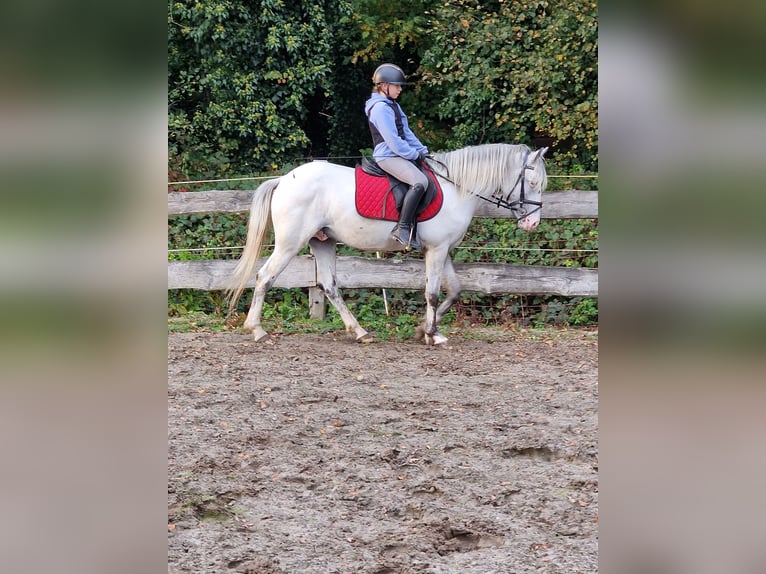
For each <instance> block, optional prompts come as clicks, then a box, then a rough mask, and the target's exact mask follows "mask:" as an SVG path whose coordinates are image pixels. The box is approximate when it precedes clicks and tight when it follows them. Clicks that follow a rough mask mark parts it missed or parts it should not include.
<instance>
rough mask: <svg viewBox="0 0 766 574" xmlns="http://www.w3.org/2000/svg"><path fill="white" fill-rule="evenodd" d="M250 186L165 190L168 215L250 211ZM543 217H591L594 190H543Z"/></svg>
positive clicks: (504, 213) (484, 206)
mask: <svg viewBox="0 0 766 574" xmlns="http://www.w3.org/2000/svg"><path fill="white" fill-rule="evenodd" d="M252 200H253V190H246V191H231V190H227V191H173V192H171V193H168V215H191V214H193V213H215V212H217V213H241V212H245V211H250V203H252ZM476 217H494V218H498V219H503V218H509V217H512V215H511V212H510V210H508V209H503V208H502V207H497V206H496V205H494V204H491V203H488V202H485V201H483V202H481V204H480V205H479V208H478V209H477V210H476ZM541 217H543V218H545V219H595V218H597V217H598V192H597V191H579V190H573V191H547V192H545V193H544V194H543V211H542V215H541Z"/></svg>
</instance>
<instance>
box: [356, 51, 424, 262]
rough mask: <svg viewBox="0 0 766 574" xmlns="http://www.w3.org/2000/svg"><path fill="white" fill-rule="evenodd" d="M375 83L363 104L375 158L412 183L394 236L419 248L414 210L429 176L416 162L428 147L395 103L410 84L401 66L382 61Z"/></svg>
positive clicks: (397, 175)
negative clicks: (413, 130) (417, 135)
mask: <svg viewBox="0 0 766 574" xmlns="http://www.w3.org/2000/svg"><path fill="white" fill-rule="evenodd" d="M372 83H373V91H372V95H371V96H370V99H369V100H367V103H366V104H365V106H364V111H365V113H366V114H367V119H368V120H369V124H370V132H371V133H372V142H373V145H374V146H375V147H374V149H373V152H372V157H373V159H374V160H375V161H376V162H377V163H378V165H379V166H380V167H381V168H382V169H383V170H384V171H385V172H387V173H389V174H390V175H392V176H394V177H395V178H396V179H398V180H400V181H403V182H404V183H406V184H407V185H409V186H410V188H409V189H408V190H407V193H406V194H405V196H404V200H403V201H402V209H401V211H400V214H399V222H398V223H397V224H396V226H395V227H394V228H393V229H392V230H391V236H392V237H393V238H394V239H396V240H397V241H398V242H399V243H401V244H402V245H404V247H405V250H407V249H410V248H414V249H419V248H420V242H419V241H418V240H417V238H416V237H414V234H413V226H414V222H415V211H416V210H417V208H418V204H419V203H420V200H421V199H422V198H423V195H424V194H425V192H426V188H427V187H428V178H427V177H426V175H425V174H424V173H423V172H422V171H421V170H420V169H419V168H418V167H417V165H416V163H415V162H417V163H418V164H420V163H422V162H423V160H424V159H425V158H426V156H427V155H428V148H427V147H426V146H424V145H423V144H422V143H420V140H419V139H418V138H417V137H416V136H415V134H414V133H412V130H411V129H410V127H409V124H408V122H407V116H406V115H405V114H404V112H403V111H402V108H401V106H400V105H399V103H398V102H396V98H398V97H399V94H401V93H402V86H404V85H405V84H407V82H406V81H405V78H404V72H403V71H402V69H401V68H400V67H399V66H395V65H394V64H382V65H380V66H378V68H377V69H376V70H375V73H374V74H373V75H372Z"/></svg>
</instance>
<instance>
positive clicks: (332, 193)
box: [228, 144, 548, 345]
mask: <svg viewBox="0 0 766 574" xmlns="http://www.w3.org/2000/svg"><path fill="white" fill-rule="evenodd" d="M547 149H548V148H542V149H540V150H537V151H534V152H533V151H531V150H530V149H529V148H528V147H527V146H524V145H509V144H485V145H479V146H472V147H467V148H463V149H459V150H456V151H452V152H447V153H439V154H434V155H433V156H432V159H430V160H427V161H428V164H429V166H430V167H432V168H433V170H434V172H435V173H437V174H438V176H439V181H440V184H441V187H442V191H443V193H444V199H443V204H442V207H441V210H440V211H439V212H438V213H437V214H436V215H435V216H434V217H432V218H431V219H428V220H426V221H421V222H419V223H418V228H417V234H418V238H419V239H420V242H421V244H422V251H423V254H424V257H425V267H426V287H425V300H426V314H425V321H424V323H423V324H422V325H421V327H420V328H419V329H418V332H419V334H420V332H422V335H423V336H424V338H425V343H426V344H427V345H438V344H443V343H446V342H447V339H446V338H445V337H444V336H442V335H440V334H439V332H438V326H439V321H440V320H441V318H442V317H443V316H444V313H446V312H447V311H448V310H449V309H450V307H452V305H453V304H454V303H455V301H457V299H458V297H459V295H460V290H461V286H460V282H459V280H458V277H457V275H456V273H455V270H454V268H453V266H452V260H451V258H450V255H449V252H450V250H451V249H453V248H454V247H456V246H457V245H458V244H459V243H460V242H461V241H462V239H463V236H464V235H465V232H466V230H467V229H468V225H469V224H470V222H471V219H472V218H473V215H474V213H475V211H476V207H477V205H478V204H479V202H480V201H482V200H487V201H491V202H492V203H496V204H498V205H501V206H504V207H506V208H508V209H510V210H511V211H512V213H513V215H514V216H515V217H516V219H517V221H518V226H519V227H520V228H521V229H523V230H525V231H531V230H533V229H534V228H535V227H537V225H538V224H539V223H540V210H541V207H542V192H543V190H544V189H545V187H546V185H547V175H546V173H545V163H544V161H543V155H544V154H545V152H546V151H547ZM354 193H355V178H354V170H353V169H352V168H349V167H344V166H341V165H336V164H332V163H328V162H326V161H314V162H311V163H307V164H304V165H302V166H300V167H297V168H295V169H293V170H292V171H290V172H289V173H287V174H286V175H283V176H282V177H279V178H277V179H273V180H269V181H267V182H265V183H263V184H262V185H260V186H259V187H258V189H256V190H255V194H254V196H253V203H252V207H251V209H250V222H249V226H248V231H247V241H246V243H245V248H244V251H243V252H242V256H241V258H240V260H239V262H238V263H237V266H236V268H235V269H234V274H233V276H232V280H231V287H230V288H229V289H228V300H229V306H230V308H231V309H233V308H234V306H235V305H236V303H237V301H238V300H239V298H240V296H241V295H242V292H243V290H244V289H245V287H246V285H247V283H248V281H249V280H250V278H251V276H252V274H253V272H254V271H255V267H256V264H257V262H258V259H259V256H260V252H261V249H262V247H263V243H264V239H265V236H266V232H267V230H268V224H269V216H270V217H271V223H272V226H273V228H274V251H273V253H272V254H271V255H270V256H269V257H268V259H267V260H266V262H265V263H264V265H263V266H262V267H261V268H260V269H259V270H258V272H257V274H256V279H255V292H254V295H253V301H252V304H251V306H250V311H249V312H248V314H247V319H246V320H245V323H244V329H245V331H252V333H253V335H254V337H255V340H256V341H260V340H262V339H264V338H265V337H268V333H267V332H266V331H265V330H264V329H263V328H262V327H261V311H262V309H263V302H264V298H265V296H266V292H267V291H268V290H269V288H270V287H271V286H272V284H273V283H274V280H275V279H276V278H277V276H278V275H279V274H280V273H281V272H282V271H284V269H285V267H287V265H288V263H289V262H290V260H291V259H292V258H293V257H295V256H296V255H297V254H298V252H299V251H300V250H301V248H303V247H304V246H306V244H307V243H308V245H309V247H310V249H311V251H312V253H313V255H314V257H315V260H316V269H317V283H318V286H319V287H321V289H322V290H323V291H324V293H325V295H326V296H327V298H328V299H329V301H330V303H332V305H333V306H334V307H335V308H336V309H337V311H338V313H339V314H340V317H341V319H342V320H343V323H344V325H345V326H346V331H347V332H349V333H353V334H354V336H355V337H356V340H357V341H365V340H369V335H368V333H367V331H365V330H364V329H363V328H362V327H360V326H359V323H358V322H357V320H356V318H355V317H354V315H353V314H352V313H351V311H349V309H348V307H347V306H346V303H345V302H344V301H343V299H342V297H341V296H340V293H339V292H338V286H337V281H336V277H335V246H336V243H337V242H342V243H345V244H346V245H349V246H351V247H354V248H356V249H360V250H362V251H400V250H401V249H402V248H403V247H402V245H401V244H399V243H398V242H397V241H395V240H394V239H392V238H391V229H392V227H393V225H394V224H393V223H392V222H391V221H385V220H377V219H367V218H364V217H361V216H360V215H359V214H358V213H357V211H356V207H355V201H354ZM323 234H324V235H326V236H327V239H324V240H320V239H319V237H322V238H324V235H323ZM317 235H318V236H317ZM315 236H317V237H315ZM441 286H443V287H444V289H445V291H446V298H445V300H444V301H443V302H442V303H441V305H439V306H438V307H437V303H438V299H439V291H440V287H441Z"/></svg>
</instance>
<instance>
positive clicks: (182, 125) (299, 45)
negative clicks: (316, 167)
mask: <svg viewBox="0 0 766 574" xmlns="http://www.w3.org/2000/svg"><path fill="white" fill-rule="evenodd" d="M349 10H350V3H349V2H348V1H347V0H339V1H336V0H313V1H312V2H304V1H301V2H293V1H287V0H260V1H258V2H244V1H241V0H170V3H169V5H168V35H169V37H168V84H169V85H168V92H169V95H168V107H169V110H168V129H169V133H168V143H169V148H170V150H169V151H170V157H171V160H174V161H175V167H176V168H177V169H178V170H179V171H183V172H184V173H206V172H209V171H210V170H211V168H212V169H215V170H216V172H217V174H218V175H224V174H226V173H227V172H228V171H230V170H232V169H233V170H241V171H245V170H248V171H249V170H253V171H267V170H276V169H278V168H279V167H281V165H282V164H283V163H284V162H285V161H286V160H288V159H289V158H291V157H296V156H303V155H304V153H305V151H306V149H308V148H310V146H311V140H310V138H309V137H308V135H307V133H306V119H307V117H308V115H309V114H308V111H309V110H312V109H314V110H317V109H318V110H321V109H322V108H323V105H324V104H323V102H324V100H325V98H326V97H327V96H328V94H329V93H330V90H331V86H330V85H329V82H328V79H329V78H330V77H331V72H332V68H333V66H332V63H333V38H334V36H335V34H334V32H335V30H334V27H335V25H336V23H337V22H339V21H340V19H341V16H343V15H345V14H346V13H348V11H349Z"/></svg>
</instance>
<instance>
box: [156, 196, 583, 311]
mask: <svg viewBox="0 0 766 574" xmlns="http://www.w3.org/2000/svg"><path fill="white" fill-rule="evenodd" d="M252 197H253V191H252V190H246V191H244V190H243V191H239V190H237V191H231V190H227V191H196V192H171V193H168V216H173V215H190V214H202V213H241V212H247V211H249V210H250V203H251V201H252ZM475 215H476V217H492V218H510V217H512V215H511V213H510V211H509V210H507V209H503V208H500V207H497V206H496V205H494V204H490V203H487V202H483V203H482V204H481V205H480V206H479V209H477V211H476V214H475ZM542 217H543V218H545V219H597V218H598V192H596V191H580V190H572V191H550V192H545V193H544V194H543V210H542ZM265 260H266V259H265V258H263V259H262V260H261V261H259V263H258V267H260V266H261V265H262V264H263V263H264V262H265ZM236 264H237V261H236V260H196V261H168V289H200V290H206V291H214V290H223V289H226V288H227V287H229V282H230V277H231V275H232V273H233V270H234V266H235V265H236ZM455 272H456V273H457V275H458V277H459V278H460V282H461V285H462V288H463V290H464V291H477V292H481V293H485V294H495V293H508V294H513V295H561V296H566V297H597V296H598V270H597V269H588V268H582V267H572V268H570V267H554V266H544V265H511V264H503V263H456V264H455ZM337 279H338V287H339V288H341V289H343V288H346V289H362V288H378V289H381V288H382V289H418V290H420V289H424V288H425V264H424V262H423V261H422V260H419V259H368V258H365V257H345V256H339V257H338V258H337ZM254 282H255V277H254V276H253V277H252V278H251V279H250V282H249V283H248V287H253V286H254ZM274 287H281V288H296V287H300V288H303V287H308V288H309V289H316V287H317V281H316V267H315V265H314V258H313V257H312V256H311V255H302V256H299V257H295V258H294V259H293V260H292V261H291V262H290V264H289V265H288V266H287V268H286V269H285V270H284V271H283V272H282V273H281V274H280V275H279V277H278V278H277V280H276V281H275V283H274Z"/></svg>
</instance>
